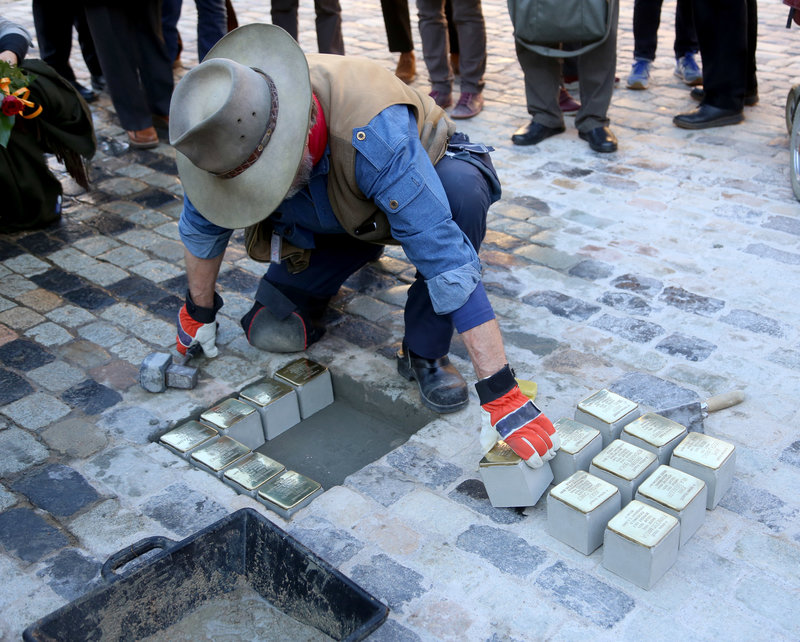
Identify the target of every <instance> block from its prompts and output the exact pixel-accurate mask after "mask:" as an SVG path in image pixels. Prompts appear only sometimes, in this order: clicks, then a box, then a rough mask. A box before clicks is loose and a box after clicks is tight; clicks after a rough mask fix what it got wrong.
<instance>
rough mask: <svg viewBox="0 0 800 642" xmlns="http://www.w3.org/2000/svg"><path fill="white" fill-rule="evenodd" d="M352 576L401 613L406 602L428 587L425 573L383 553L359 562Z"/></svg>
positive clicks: (423, 592)
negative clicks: (422, 573)
mask: <svg viewBox="0 0 800 642" xmlns="http://www.w3.org/2000/svg"><path fill="white" fill-rule="evenodd" d="M350 576H351V578H352V579H353V581H355V582H356V583H357V584H360V585H361V586H362V587H363V588H364V589H365V590H366V591H368V592H369V593H371V594H372V595H374V596H375V597H376V598H378V599H379V600H381V601H383V602H385V603H386V604H388V605H389V608H390V609H392V610H395V611H399V612H401V613H402V612H403V607H404V606H405V604H406V602H409V601H410V600H413V599H414V598H417V597H420V596H421V595H424V594H425V593H426V591H427V590H428V589H427V588H426V584H427V582H425V581H424V580H425V578H424V577H423V576H422V575H420V574H419V573H417V572H416V571H414V570H412V569H410V568H407V567H405V566H403V565H402V564H399V563H397V562H396V561H395V560H393V559H392V558H391V557H389V556H388V555H383V554H381V555H374V556H373V557H372V558H371V559H370V561H369V563H367V564H358V565H357V566H355V567H354V568H353V570H352V572H351V574H350Z"/></svg>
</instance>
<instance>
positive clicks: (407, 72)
mask: <svg viewBox="0 0 800 642" xmlns="http://www.w3.org/2000/svg"><path fill="white" fill-rule="evenodd" d="M394 75H395V76H397V77H398V78H399V79H400V80H402V81H403V82H404V83H405V84H407V85H410V84H411V83H412V82H414V78H416V77H417V61H416V59H415V58H414V52H413V51H404V52H403V53H401V54H400V59H399V60H398V61H397V68H396V69H395V70H394Z"/></svg>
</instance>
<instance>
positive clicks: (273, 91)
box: [211, 67, 278, 178]
mask: <svg viewBox="0 0 800 642" xmlns="http://www.w3.org/2000/svg"><path fill="white" fill-rule="evenodd" d="M251 69H252V70H253V71H255V72H257V73H259V74H261V76H262V77H263V78H264V80H265V81H266V83H267V86H268V87H269V93H270V98H271V105H270V110H269V119H268V120H267V128H266V131H264V135H263V136H262V137H261V140H260V141H259V143H258V145H257V146H256V148H255V149H254V150H253V153H252V154H250V156H248V157H247V160H245V161H244V162H243V163H242V164H241V165H239V166H238V167H234V168H233V169H231V170H229V171H227V172H220V173H219V174H217V173H215V172H211V173H212V174H214V176H216V177H217V178H235V177H237V176H239V174H241V173H242V172H244V170H246V169H247V168H248V167H250V166H251V165H252V164H253V163H255V162H256V161H257V160H258V159H259V158H260V157H261V154H262V153H263V151H264V150H265V149H266V148H267V143H269V139H270V138H271V137H272V132H274V131H275V122H276V121H277V120H278V89H277V87H275V83H274V82H272V78H270V77H269V76H268V75H267V74H265V73H264V72H263V71H261V70H260V69H257V68H256V67H251Z"/></svg>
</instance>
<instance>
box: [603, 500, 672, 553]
mask: <svg viewBox="0 0 800 642" xmlns="http://www.w3.org/2000/svg"><path fill="white" fill-rule="evenodd" d="M677 525H678V520H677V518H675V517H673V516H672V515H668V514H667V513H665V512H664V511H661V510H658V509H657V508H653V507H652V506H649V505H648V504H645V503H643V502H640V501H638V500H636V499H634V500H633V501H632V502H631V503H630V504H628V505H627V506H626V507H625V508H623V509H622V510H621V511H620V512H619V513H617V514H616V515H615V516H614V517H612V518H611V521H609V522H608V528H609V530H611V531H614V532H615V533H617V534H618V535H621V536H622V537H624V538H625V539H627V540H630V541H632V542H635V543H636V544H641V545H642V546H645V547H647V548H653V547H654V546H655V545H656V544H658V543H659V542H661V540H663V539H664V538H665V537H666V536H667V535H668V534H669V532H670V531H671V530H672V529H673V528H675V527H676V526H677Z"/></svg>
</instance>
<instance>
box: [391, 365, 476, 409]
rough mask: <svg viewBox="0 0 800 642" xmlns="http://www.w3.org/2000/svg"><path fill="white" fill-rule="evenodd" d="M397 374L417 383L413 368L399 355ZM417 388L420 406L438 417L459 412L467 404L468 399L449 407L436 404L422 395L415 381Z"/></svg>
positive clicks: (420, 388)
mask: <svg viewBox="0 0 800 642" xmlns="http://www.w3.org/2000/svg"><path fill="white" fill-rule="evenodd" d="M397 372H398V373H399V374H400V376H401V377H403V378H405V379H408V380H409V381H417V377H416V375H415V374H414V370H413V368H411V366H410V365H408V361H407V360H406V359H405V358H401V357H400V355H397ZM417 388H418V390H419V398H420V399H421V400H422V405H423V406H426V407H427V408H430V409H431V410H433V411H434V412H435V413H438V414H440V415H446V414H449V413H451V412H456V411H458V410H461V409H462V408H466V406H467V404H468V403H469V399H466V400H465V401H462V402H461V403H457V404H451V405H449V406H444V405H441V404H436V403H433V402H432V401H431V400H430V399H428V398H427V397H426V396H425V395H424V394H422V387H421V386H420V385H419V381H417Z"/></svg>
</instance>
